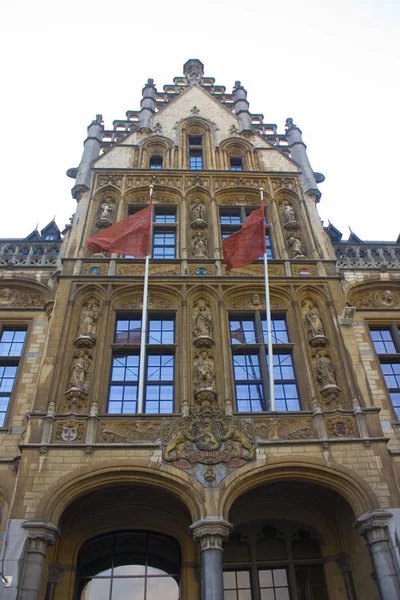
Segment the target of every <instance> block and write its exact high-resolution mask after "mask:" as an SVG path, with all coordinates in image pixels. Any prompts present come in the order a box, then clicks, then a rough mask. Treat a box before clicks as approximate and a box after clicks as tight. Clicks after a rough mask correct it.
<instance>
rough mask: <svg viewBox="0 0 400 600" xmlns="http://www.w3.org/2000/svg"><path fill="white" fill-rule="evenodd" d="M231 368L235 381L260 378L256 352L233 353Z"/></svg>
mask: <svg viewBox="0 0 400 600" xmlns="http://www.w3.org/2000/svg"><path fill="white" fill-rule="evenodd" d="M233 369H234V373H235V380H236V381H240V380H249V379H253V380H254V379H260V367H259V363H258V355H257V354H234V355H233Z"/></svg>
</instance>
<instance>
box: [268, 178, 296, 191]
mask: <svg viewBox="0 0 400 600" xmlns="http://www.w3.org/2000/svg"><path fill="white" fill-rule="evenodd" d="M271 185H272V189H273V190H274V191H276V190H279V189H281V188H285V189H287V190H294V189H295V187H296V182H295V180H294V179H291V178H289V177H279V178H278V177H277V178H272V179H271Z"/></svg>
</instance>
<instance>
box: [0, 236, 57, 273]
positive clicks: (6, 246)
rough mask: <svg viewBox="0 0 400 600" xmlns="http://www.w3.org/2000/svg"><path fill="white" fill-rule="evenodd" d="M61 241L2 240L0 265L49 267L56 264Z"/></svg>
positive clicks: (0, 244)
mask: <svg viewBox="0 0 400 600" xmlns="http://www.w3.org/2000/svg"><path fill="white" fill-rule="evenodd" d="M60 247H61V241H55V240H51V241H41V242H26V241H19V240H18V241H16V242H2V243H0V265H1V266H2V267H17V266H18V267H21V266H24V267H38V266H44V267H50V266H55V265H56V264H57V260H58V256H59V253H60Z"/></svg>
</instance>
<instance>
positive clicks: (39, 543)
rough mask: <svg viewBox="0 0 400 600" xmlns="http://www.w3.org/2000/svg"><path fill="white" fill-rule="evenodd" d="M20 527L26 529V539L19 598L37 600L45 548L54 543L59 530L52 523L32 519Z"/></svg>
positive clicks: (21, 599)
mask: <svg viewBox="0 0 400 600" xmlns="http://www.w3.org/2000/svg"><path fill="white" fill-rule="evenodd" d="M21 527H22V528H23V529H27V530H28V539H27V550H26V555H25V561H24V568H23V574H22V579H21V587H20V596H19V599H20V600H37V599H38V598H39V591H40V587H41V583H42V573H43V563H44V559H45V557H46V552H47V548H48V547H49V546H53V545H54V544H55V543H56V541H57V538H58V536H59V535H60V532H59V530H58V528H57V527H56V526H55V525H53V524H52V523H45V522H44V521H35V520H33V519H32V520H29V521H25V522H24V523H22V525H21Z"/></svg>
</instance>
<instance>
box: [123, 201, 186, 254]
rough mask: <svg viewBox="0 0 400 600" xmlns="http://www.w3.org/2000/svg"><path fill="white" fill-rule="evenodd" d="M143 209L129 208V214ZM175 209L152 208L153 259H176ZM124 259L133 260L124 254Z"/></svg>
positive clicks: (171, 207)
mask: <svg viewBox="0 0 400 600" xmlns="http://www.w3.org/2000/svg"><path fill="white" fill-rule="evenodd" d="M143 208H145V207H144V206H130V207H129V214H130V215H133V214H135V213H136V212H138V211H140V210H142V209H143ZM176 224H177V218H176V207H175V206H157V205H156V206H153V244H152V257H153V258H166V259H168V258H176ZM125 258H135V257H134V256H131V255H130V254H125Z"/></svg>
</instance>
